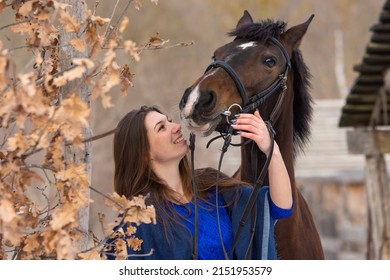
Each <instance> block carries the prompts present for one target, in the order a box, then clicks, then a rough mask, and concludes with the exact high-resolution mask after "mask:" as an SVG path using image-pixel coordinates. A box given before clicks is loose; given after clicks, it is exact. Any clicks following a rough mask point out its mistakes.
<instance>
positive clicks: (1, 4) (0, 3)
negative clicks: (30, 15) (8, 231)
mask: <svg viewBox="0 0 390 280" xmlns="http://www.w3.org/2000/svg"><path fill="white" fill-rule="evenodd" d="M6 7H7V3H5V0H4V1H0V14H1V12H2V11H3V10H4V9H5V8H6ZM0 259H1V258H0Z"/></svg>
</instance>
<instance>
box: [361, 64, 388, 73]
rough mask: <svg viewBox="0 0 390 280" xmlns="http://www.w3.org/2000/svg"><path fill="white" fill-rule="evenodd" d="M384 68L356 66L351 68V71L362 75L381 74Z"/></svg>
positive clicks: (380, 66) (378, 66) (379, 66)
mask: <svg viewBox="0 0 390 280" xmlns="http://www.w3.org/2000/svg"><path fill="white" fill-rule="evenodd" d="M386 68H387V66H386V65H368V64H358V65H355V66H354V67H353V70H354V71H355V72H359V73H362V74H382V73H383V71H384V70H385V69H386Z"/></svg>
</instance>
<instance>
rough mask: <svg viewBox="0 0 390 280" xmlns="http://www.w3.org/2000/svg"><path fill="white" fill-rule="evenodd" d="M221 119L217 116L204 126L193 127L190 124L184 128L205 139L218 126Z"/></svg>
mask: <svg viewBox="0 0 390 280" xmlns="http://www.w3.org/2000/svg"><path fill="white" fill-rule="evenodd" d="M221 119H222V117H221V116H219V117H217V118H215V119H213V120H211V121H210V122H208V123H206V124H204V125H199V126H193V125H191V124H186V127H187V128H188V129H189V130H190V131H191V132H193V133H195V134H200V135H201V136H202V137H207V136H209V135H210V134H211V133H213V132H214V131H215V130H216V128H217V127H218V126H219V124H220V121H221Z"/></svg>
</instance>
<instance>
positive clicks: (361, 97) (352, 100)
mask: <svg viewBox="0 0 390 280" xmlns="http://www.w3.org/2000/svg"><path fill="white" fill-rule="evenodd" d="M377 94H378V93H377V92H376V93H375V94H374V93H372V94H353V93H350V94H349V95H348V96H347V104H374V103H375V102H376V100H377V98H378V95H377ZM387 106H390V95H389V94H388V96H387Z"/></svg>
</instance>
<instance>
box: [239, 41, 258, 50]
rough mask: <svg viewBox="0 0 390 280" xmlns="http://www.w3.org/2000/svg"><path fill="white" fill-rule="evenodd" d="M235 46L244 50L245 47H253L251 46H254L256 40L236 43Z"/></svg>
mask: <svg viewBox="0 0 390 280" xmlns="http://www.w3.org/2000/svg"><path fill="white" fill-rule="evenodd" d="M237 47H239V48H241V49H243V50H245V49H246V48H253V47H256V42H248V43H245V44H241V45H238V46H237Z"/></svg>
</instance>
